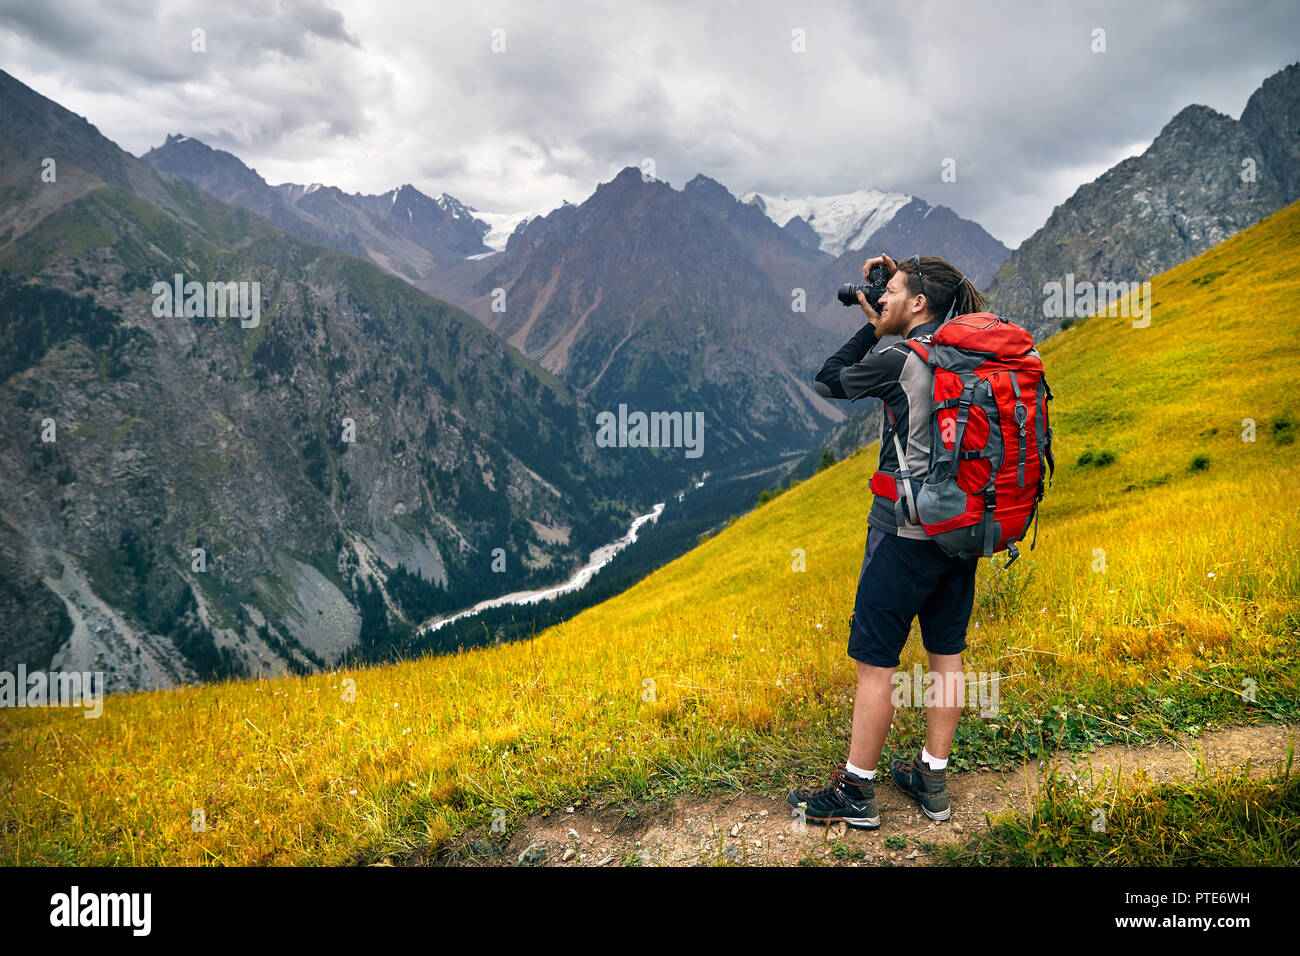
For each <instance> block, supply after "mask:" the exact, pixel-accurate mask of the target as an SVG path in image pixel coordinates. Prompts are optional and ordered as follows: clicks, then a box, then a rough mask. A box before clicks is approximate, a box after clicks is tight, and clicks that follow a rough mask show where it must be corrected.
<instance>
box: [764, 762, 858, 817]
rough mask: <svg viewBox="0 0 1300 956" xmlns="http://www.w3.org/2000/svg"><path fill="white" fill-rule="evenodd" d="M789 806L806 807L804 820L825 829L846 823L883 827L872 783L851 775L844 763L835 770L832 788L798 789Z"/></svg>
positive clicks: (792, 794) (788, 798) (792, 792)
mask: <svg viewBox="0 0 1300 956" xmlns="http://www.w3.org/2000/svg"><path fill="white" fill-rule="evenodd" d="M786 802H788V803H789V804H790V806H792V807H795V808H796V809H798V808H799V807H800V806H802V807H803V808H804V819H805V820H807V821H808V822H809V823H816V824H819V825H821V826H825V825H826V824H828V823H837V822H839V821H841V820H842V821H844V822H845V823H847V824H848V825H849V826H851V827H855V828H857V829H859V830H875V829H876V828H877V827H879V826H880V813H879V811H877V810H876V791H875V788H874V787H873V786H872V784H871V781H870V780H868V779H867V778H866V777H859V776H857V775H856V774H852V773H849V771H848V768H846V767H845V766H844V764H840V765H839V766H837V767H836V768H835V773H834V774H832V776H831V782H830V785H829V786H825V787H799V788H798V789H796V790H791V791H790V795H789V796H788V797H786Z"/></svg>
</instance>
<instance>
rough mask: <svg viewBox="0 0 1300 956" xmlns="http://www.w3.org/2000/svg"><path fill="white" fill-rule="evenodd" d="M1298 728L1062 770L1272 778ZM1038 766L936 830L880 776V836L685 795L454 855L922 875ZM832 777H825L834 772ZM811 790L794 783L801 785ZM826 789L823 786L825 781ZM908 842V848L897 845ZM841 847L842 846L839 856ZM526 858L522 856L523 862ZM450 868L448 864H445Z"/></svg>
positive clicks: (544, 821) (959, 808) (964, 788)
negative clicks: (943, 846) (1199, 769)
mask: <svg viewBox="0 0 1300 956" xmlns="http://www.w3.org/2000/svg"><path fill="white" fill-rule="evenodd" d="M1297 729H1298V728H1297V727H1296V726H1286V725H1279V724H1274V725H1268V726H1263V727H1234V728H1228V729H1225V730H1218V731H1211V732H1207V733H1203V734H1201V735H1200V736H1199V737H1197V738H1196V739H1187V738H1183V739H1180V740H1179V741H1178V743H1177V744H1168V743H1165V744H1155V745H1151V746H1146V747H1127V746H1111V747H1105V748H1102V749H1099V750H1096V751H1094V752H1093V753H1092V754H1090V755H1088V756H1086V757H1080V756H1078V755H1074V754H1069V755H1064V754H1063V756H1062V764H1063V769H1068V770H1069V771H1070V772H1072V773H1074V774H1075V775H1076V777H1077V779H1078V781H1079V782H1080V784H1081V785H1084V786H1088V785H1089V784H1090V783H1106V785H1107V789H1109V788H1110V787H1112V786H1113V785H1114V781H1115V775H1116V773H1117V772H1119V773H1122V776H1123V779H1124V780H1125V781H1128V780H1130V779H1131V778H1132V776H1133V775H1134V774H1135V773H1136V772H1137V771H1139V770H1141V771H1145V772H1146V774H1147V777H1148V779H1149V781H1150V783H1153V784H1155V783H1163V782H1167V781H1169V780H1172V779H1175V778H1177V779H1191V778H1192V776H1193V775H1194V768H1195V757H1196V753H1197V751H1200V752H1201V753H1202V756H1203V759H1204V761H1205V763H1206V765H1207V766H1208V768H1209V770H1210V772H1211V773H1213V772H1214V770H1216V769H1220V768H1221V769H1224V770H1230V769H1235V768H1238V767H1240V766H1242V765H1244V764H1245V763H1246V761H1247V760H1248V759H1249V760H1250V762H1251V775H1252V776H1255V777H1259V776H1267V775H1268V774H1269V773H1271V772H1272V770H1273V769H1274V768H1276V767H1277V766H1278V765H1279V763H1285V761H1286V749H1287V737H1288V735H1291V736H1292V737H1293V738H1294V737H1295V735H1296V732H1297ZM1038 774H1039V767H1038V765H1037V763H1036V762H1035V763H1034V764H1032V765H1028V766H1025V767H1023V768H1020V769H1018V770H1015V771H1009V772H993V771H983V772H976V773H959V774H953V775H952V776H951V777H950V778H949V780H948V794H949V798H950V800H951V801H952V808H953V815H952V818H951V819H950V820H948V821H946V822H944V823H934V822H933V821H931V820H929V819H927V818H926V817H925V816H924V815H922V814H921V812H920V810H919V808H918V807H917V806H916V804H915V803H914V802H913V801H912V800H911V799H909V798H908V797H906V796H904V795H903V794H902V793H900V792H899V791H898V790H897V789H896V788H895V787H894V786H893V784H892V783H890V782H888V780H887V779H886V780H882V776H884V775H883V774H882V773H881V772H879V771H878V772H877V774H876V803H877V806H878V807H879V808H880V815H881V826H880V829H878V830H853V829H847V830H846V829H845V827H844V825H843V824H838V825H835V826H832V827H831V828H830V829H829V830H827V828H825V827H820V826H814V825H809V826H807V827H805V828H803V829H802V830H801V829H800V828H799V823H798V821H797V820H795V819H794V818H793V817H792V815H791V810H790V807H789V806H788V805H787V804H786V802H785V797H784V795H777V796H771V797H766V796H759V795H756V794H749V793H739V794H721V795H717V796H712V797H709V798H707V799H698V798H696V799H692V798H678V799H677V800H676V801H675V803H674V805H673V806H670V807H667V808H661V809H657V810H641V811H640V812H638V813H637V815H635V816H631V817H629V816H627V815H626V814H625V813H624V812H623V810H621V809H618V808H616V807H609V808H600V809H590V808H587V807H584V806H581V805H579V806H575V807H572V808H566V809H564V810H561V811H559V812H555V813H550V814H545V815H541V816H537V817H534V818H533V819H531V820H529V821H528V822H527V823H526V824H525V825H524V826H522V827H520V828H519V830H518V831H516V832H515V834H514V835H513V837H512V838H511V840H510V842H509V844H508V845H507V846H506V847H504V848H503V849H497V848H495V847H493V846H492V845H491V844H489V843H488V842H486V841H483V840H481V839H472V842H470V843H469V844H468V845H466V846H464V847H462V848H460V849H459V851H458V852H456V853H454V854H453V859H454V861H455V862H457V863H470V864H473V863H476V862H477V863H481V864H483V865H489V866H499V865H514V864H516V863H519V862H527V863H530V864H532V865H541V866H625V865H628V864H629V863H631V864H632V865H646V866H693V865H697V864H701V863H703V864H709V863H712V862H714V861H716V860H719V859H721V860H724V861H727V862H731V863H734V864H737V865H762V866H793V865H797V864H798V862H799V861H800V860H801V859H802V858H804V857H805V856H812V857H813V858H815V859H818V860H820V861H822V862H823V863H825V864H836V863H838V864H841V865H845V866H859V865H873V864H875V865H878V864H881V863H883V862H885V861H886V860H888V861H889V862H892V863H893V864H895V865H898V866H924V865H926V864H927V863H929V862H931V860H932V859H933V856H934V854H933V853H932V852H930V851H927V850H925V849H923V848H921V846H920V843H921V841H928V842H933V843H936V844H940V843H943V842H945V841H950V840H962V839H965V838H966V837H968V836H969V835H970V834H971V833H972V832H974V831H977V830H980V829H984V828H986V826H987V824H986V822H985V819H984V814H986V813H989V814H999V813H1003V812H1006V811H1008V810H1011V809H1020V810H1024V809H1025V808H1026V807H1027V804H1028V796H1029V794H1030V793H1032V792H1033V791H1035V790H1036V789H1037V782H1038ZM827 776H828V777H829V769H828V772H827ZM811 783H813V781H799V785H806V784H811ZM818 783H825V781H818ZM895 836H902V837H904V838H905V839H906V845H905V846H903V847H901V848H896V847H897V844H898V842H899V841H898V840H890V841H889V842H890V844H893V846H887V845H886V840H887V839H888V838H890V837H895ZM837 842H843V843H844V844H845V845H846V846H845V849H847V850H850V851H861V854H858V853H849V854H845V853H844V852H843V850H841V851H840V853H839V854H837V853H835V852H833V845H834V844H835V843H837ZM521 858H522V859H521ZM448 862H451V861H450V860H449V861H448Z"/></svg>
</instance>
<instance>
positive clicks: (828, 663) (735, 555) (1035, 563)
mask: <svg viewBox="0 0 1300 956" xmlns="http://www.w3.org/2000/svg"><path fill="white" fill-rule="evenodd" d="M1297 248H1300V204H1298V205H1293V206H1291V207H1289V208H1287V209H1285V210H1283V211H1281V212H1279V213H1277V214H1276V215H1274V216H1272V217H1271V218H1270V219H1268V220H1266V221H1264V222H1263V223H1260V224H1258V225H1257V226H1255V227H1253V228H1251V229H1250V230H1247V231H1246V232H1244V233H1242V234H1240V235H1238V236H1237V237H1235V238H1233V239H1231V240H1229V241H1227V242H1225V243H1223V244H1222V245H1220V246H1218V247H1216V248H1215V249H1213V250H1211V251H1209V252H1208V253H1206V254H1205V255H1202V256H1200V257H1199V258H1197V259H1195V260H1193V261H1191V262H1188V263H1185V264H1184V265H1182V266H1180V267H1178V268H1176V269H1173V270H1171V271H1169V272H1167V273H1164V274H1162V275H1160V276H1157V277H1155V278H1154V279H1153V280H1152V298H1153V300H1154V306H1153V309H1152V313H1151V323H1150V325H1149V327H1147V328H1134V327H1133V326H1132V322H1131V320H1130V319H1128V318H1124V317H1106V316H1093V317H1091V318H1089V319H1087V320H1085V321H1082V322H1080V323H1077V324H1075V325H1074V326H1073V327H1071V328H1069V329H1068V330H1066V331H1064V332H1061V333H1060V334H1058V335H1055V336H1053V337H1052V338H1050V339H1049V340H1047V341H1046V342H1044V343H1043V345H1042V348H1041V352H1042V355H1043V359H1044V363H1045V365H1046V369H1047V374H1048V380H1049V382H1050V383H1051V385H1052V388H1053V390H1054V391H1055V393H1056V396H1057V398H1056V400H1055V401H1054V402H1053V403H1052V406H1051V416H1052V425H1053V427H1054V429H1055V432H1056V457H1057V471H1056V477H1055V481H1054V483H1053V485H1052V487H1051V488H1050V489H1049V491H1048V493H1047V497H1046V499H1045V500H1044V504H1043V508H1042V514H1041V520H1040V525H1039V528H1038V538H1037V547H1036V549H1035V550H1034V551H1032V552H1031V551H1029V550H1028V543H1027V542H1026V543H1025V546H1024V551H1023V554H1022V557H1021V559H1020V560H1019V561H1018V562H1017V564H1016V565H1015V566H1013V567H1012V568H1011V569H1009V570H1008V571H1005V572H1003V571H1001V570H998V569H995V568H994V567H991V566H990V564H989V562H988V561H982V562H981V563H980V565H981V566H980V570H979V579H978V590H977V595H976V608H975V612H974V614H973V616H972V626H971V629H970V631H969V633H968V640H969V642H970V647H969V649H968V651H967V653H966V656H965V661H966V668H967V670H968V671H977V672H978V671H985V672H996V673H998V674H999V675H1000V676H1001V684H1000V688H1001V690H1000V695H1001V704H1002V711H1001V714H1000V715H999V717H998V718H996V719H992V720H990V719H981V718H980V717H979V716H978V715H977V714H976V713H974V712H973V711H968V713H967V714H965V715H964V716H963V718H962V725H961V727H960V728H959V732H958V738H957V742H956V746H955V749H954V754H953V758H954V764H953V767H954V768H955V769H956V770H958V771H959V772H960V770H961V769H964V768H969V767H971V766H977V765H986V766H1007V765H1010V762H1011V761H1012V760H1014V759H1015V758H1017V757H1019V756H1023V755H1024V754H1026V753H1029V752H1033V750H1034V748H1036V747H1038V746H1040V745H1045V746H1049V747H1050V746H1056V745H1058V744H1059V745H1060V746H1064V747H1076V748H1077V747H1085V746H1087V745H1089V744H1091V743H1094V742H1097V741H1101V740H1136V739H1144V738H1151V737H1155V736H1159V735H1161V734H1165V733H1172V732H1175V731H1177V732H1183V733H1186V732H1191V733H1197V732H1199V731H1200V730H1201V729H1204V728H1205V727H1207V726H1210V725H1213V724H1216V723H1258V722H1265V721H1269V720H1281V719H1288V718H1293V717H1294V714H1295V708H1296V701H1297V698H1298V696H1300V694H1298V693H1297V691H1298V688H1300V680H1298V679H1297V678H1298V675H1300V667H1298V666H1297V662H1298V660H1300V655H1297V639H1298V638H1297V633H1298V632H1300V611H1297V601H1296V598H1297V590H1298V587H1297V585H1298V580H1297V578H1298V574H1300V560H1298V559H1297V529H1298V527H1300V469H1297V464H1298V463H1300V445H1297V444H1296V443H1294V441H1293V439H1292V435H1293V432H1294V430H1295V426H1294V425H1293V424H1290V423H1292V422H1294V420H1295V418H1296V404H1297V399H1296V398H1295V395H1296V393H1295V391H1294V382H1295V378H1296V372H1297V368H1298V366H1297V360H1300V298H1297V294H1298V293H1300V257H1297V255H1296V253H1295V250H1296V249H1297ZM1252 423H1253V438H1254V440H1253V441H1250V440H1244V438H1249V437H1251V434H1250V432H1251V429H1252ZM1081 459H1082V461H1083V463H1082V464H1081V463H1080V460H1081ZM875 461H876V448H875V446H874V445H873V446H871V447H869V448H866V449H863V450H861V451H860V452H859V453H858V454H856V455H854V456H853V457H851V458H849V459H847V460H845V461H842V462H840V463H838V464H836V465H834V466H832V467H830V468H828V469H826V470H824V471H822V472H820V473H818V474H817V475H816V476H814V477H813V478H811V479H809V480H807V481H804V482H801V483H799V484H797V485H795V486H793V487H791V488H789V489H788V490H785V491H783V492H782V493H781V494H779V495H778V496H777V497H775V498H774V499H773V500H771V501H770V502H768V503H767V504H764V505H763V506H761V507H759V508H757V509H756V510H753V511H751V512H750V513H748V514H745V515H743V516H742V517H740V518H738V519H737V520H735V521H734V522H733V523H732V524H731V525H729V526H728V527H726V528H725V529H724V530H723V531H721V532H720V533H719V534H717V535H715V536H714V537H712V538H709V539H707V540H705V541H703V542H702V543H701V544H700V545H699V547H697V548H696V549H694V550H693V551H691V552H690V553H688V554H686V555H684V556H682V557H681V558H680V559H678V560H676V561H674V562H673V563H671V564H670V565H668V566H666V567H664V568H661V569H660V570H659V571H657V572H656V573H654V574H653V575H651V576H649V577H648V578H646V579H645V580H643V581H642V582H640V583H639V584H637V585H636V586H635V587H633V588H632V589H630V590H629V591H627V592H626V593H624V594H622V595H620V596H618V597H616V598H614V599H612V600H610V601H608V602H606V603H604V604H601V605H599V606H597V607H594V608H591V609H589V610H587V611H585V612H584V613H582V614H580V615H579V616H577V617H576V618H574V619H572V620H571V621H569V622H567V623H566V624H564V625H561V626H558V627H554V628H551V629H550V630H548V631H546V632H544V633H542V634H541V635H539V636H538V637H537V638H536V639H535V640H532V641H529V642H523V643H519V644H514V645H506V646H501V647H495V648H489V649H483V650H476V651H472V652H468V653H464V654H461V655H458V656H454V657H444V658H436V659H425V660H420V661H413V662H408V663H403V664H399V665H391V666H385V667H375V668H370V669H358V670H351V671H347V672H337V673H323V674H318V675H314V676H309V677H301V678H299V677H285V678H282V679H276V680H260V681H254V682H247V683H229V684H219V685H218V684H211V685H206V686H202V687H187V688H181V689H177V690H172V691H165V692H152V693H138V694H131V695H126V696H120V697H112V698H109V699H108V700H106V701H105V702H104V710H103V716H102V717H100V718H98V719H86V718H84V717H83V716H82V715H81V712H80V711H79V710H45V709H15V710H7V711H4V712H0V861H2V862H4V863H7V864H68V863H79V864H80V863H107V864H133V865H134V864H258V863H271V864H339V863H346V862H370V861H373V860H376V859H380V858H384V857H392V858H397V859H405V860H414V861H418V860H427V859H430V858H432V856H433V855H434V854H435V853H436V852H437V851H438V850H439V848H441V847H444V846H446V845H447V844H448V842H449V841H452V840H455V839H467V838H469V837H471V836H473V835H475V834H483V835H493V834H501V835H502V836H504V835H506V834H508V833H510V832H511V831H513V830H514V829H515V828H516V827H518V826H519V825H520V824H521V823H522V822H523V821H524V820H525V819H527V817H528V816H529V815H530V814H533V813H535V812H539V811H543V810H547V809H551V808H554V807H560V806H564V805H565V804H567V803H572V802H573V801H575V800H578V799H585V800H609V801H636V800H654V799H659V798H662V797H665V796H667V795H669V794H672V793H675V792H681V791H695V792H704V791H708V790H710V789H716V788H732V789H735V788H745V789H755V790H760V791H773V792H774V791H777V790H779V789H781V788H782V787H784V786H788V785H790V784H792V783H806V782H807V781H808V779H809V775H810V774H811V775H813V777H814V778H816V777H824V776H825V775H826V774H827V773H828V772H829V769H830V767H831V766H833V762H834V761H835V760H838V759H843V752H844V748H845V746H846V742H847V736H848V732H847V728H848V720H849V716H850V707H851V700H852V691H853V683H854V669H853V664H852V662H851V661H850V660H849V659H848V658H847V656H846V654H845V647H846V641H847V629H848V618H849V615H850V612H851V609H852V604H853V595H854V589H855V587H856V584H857V577H858V572H859V569H860V566H861V562H862V556H863V548H864V542H865V537H866V531H867V525H866V514H867V510H868V507H869V505H870V494H869V492H868V490H867V480H868V478H869V476H870V474H871V472H872V470H873V468H874V465H875ZM846 509H847V511H848V513H850V514H852V515H853V518H852V520H851V521H850V522H849V523H847V524H845V523H844V522H843V518H842V516H843V515H844V514H845V513H846ZM1003 560H1005V558H1004V556H1001V555H1000V556H998V558H997V559H996V563H997V564H1001V563H1002V562H1003ZM800 568H802V570H800ZM914 634H915V632H914ZM921 660H923V656H922V654H921V652H920V648H919V640H917V639H916V638H915V637H914V639H913V641H912V642H910V643H909V645H908V648H907V650H906V652H905V654H904V658H903V667H904V668H906V669H908V670H910V668H911V665H912V664H913V663H914V662H918V661H921ZM1248 686H1253V688H1254V691H1253V694H1250V695H1248V696H1253V697H1254V698H1255V699H1254V700H1253V701H1252V700H1249V699H1245V697H1244V696H1243V689H1244V688H1247V687H1248ZM1063 715H1066V716H1063ZM920 727H921V723H920V717H919V716H918V715H917V714H915V713H906V714H905V713H903V712H902V711H900V715H899V718H898V720H897V731H896V735H897V737H898V740H897V741H893V742H891V745H893V744H896V743H899V742H902V743H906V742H908V741H909V740H910V741H911V742H913V743H915V742H917V741H918V740H919V738H918V736H917V735H918V734H919V732H920ZM1049 738H1050V739H1049ZM901 752H903V751H900V753H901Z"/></svg>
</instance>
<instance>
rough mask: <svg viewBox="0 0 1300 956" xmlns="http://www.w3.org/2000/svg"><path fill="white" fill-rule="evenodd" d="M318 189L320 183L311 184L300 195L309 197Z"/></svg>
mask: <svg viewBox="0 0 1300 956" xmlns="http://www.w3.org/2000/svg"><path fill="white" fill-rule="evenodd" d="M318 189H320V183H312V184H311V185H310V186H308V187H307V188H306V189H304V190H303V191H302V194H303V195H304V196H310V195H311V194H312V193H314V192H315V191H316V190H318Z"/></svg>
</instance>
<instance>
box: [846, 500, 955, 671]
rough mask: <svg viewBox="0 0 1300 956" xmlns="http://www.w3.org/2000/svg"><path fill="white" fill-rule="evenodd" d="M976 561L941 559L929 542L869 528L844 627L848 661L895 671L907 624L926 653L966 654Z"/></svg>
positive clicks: (907, 630)
mask: <svg viewBox="0 0 1300 956" xmlns="http://www.w3.org/2000/svg"><path fill="white" fill-rule="evenodd" d="M976 564H978V560H967V559H965V558H960V557H953V556H951V555H948V554H945V553H944V551H943V549H942V548H940V547H939V546H938V545H937V544H935V543H934V542H933V541H930V540H925V541H920V540H917V539H915V538H901V537H899V536H898V535H896V534H890V533H889V532H888V531H882V530H880V529H879V528H877V527H875V526H874V525H872V526H871V527H870V529H869V530H868V531H867V553H866V555H865V556H864V557H863V559H862V572H861V574H860V575H859V577H858V596H857V599H856V600H855V601H854V603H853V617H852V619H851V622H850V624H849V657H851V658H853V659H854V660H856V661H861V662H862V663H864V664H872V665H874V666H876V667H897V666H898V664H899V654H900V653H901V652H902V650H903V645H904V644H906V643H907V635H908V634H909V633H910V632H911V630H912V621H913V619H915V618H917V617H920V619H921V643H922V644H924V646H925V649H926V650H927V651H929V652H930V653H931V654H959V653H961V652H962V651H964V650H965V649H966V626H967V625H968V624H969V623H970V613H971V608H972V607H973V606H974V604H975V565H976Z"/></svg>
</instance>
